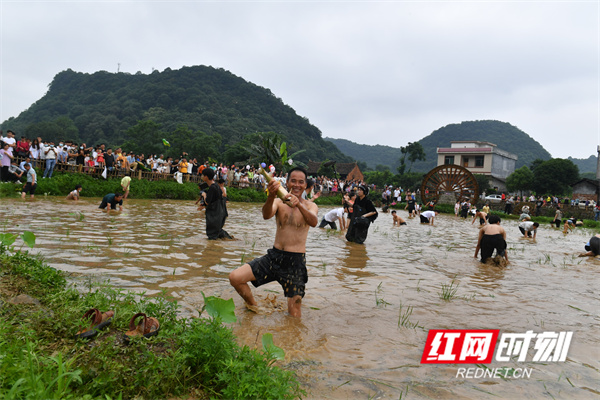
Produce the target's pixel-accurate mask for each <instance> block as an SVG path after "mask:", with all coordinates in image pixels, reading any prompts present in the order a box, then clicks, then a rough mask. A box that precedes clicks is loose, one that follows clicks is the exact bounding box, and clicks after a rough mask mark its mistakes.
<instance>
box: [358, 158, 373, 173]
mask: <svg viewBox="0 0 600 400" xmlns="http://www.w3.org/2000/svg"><path fill="white" fill-rule="evenodd" d="M356 165H358V168H359V169H360V170H361V171H362V172H363V173H364V172H367V171H369V170H370V169H369V167H368V166H367V163H366V162H364V161H357V162H356Z"/></svg>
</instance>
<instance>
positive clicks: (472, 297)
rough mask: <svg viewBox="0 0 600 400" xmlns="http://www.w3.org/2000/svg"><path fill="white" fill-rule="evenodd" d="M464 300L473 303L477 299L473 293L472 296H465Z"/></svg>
mask: <svg viewBox="0 0 600 400" xmlns="http://www.w3.org/2000/svg"><path fill="white" fill-rule="evenodd" d="M462 298H463V300H465V301H471V300H473V299H474V298H475V293H471V294H470V295H467V294H465V295H464V296H463V297H462Z"/></svg>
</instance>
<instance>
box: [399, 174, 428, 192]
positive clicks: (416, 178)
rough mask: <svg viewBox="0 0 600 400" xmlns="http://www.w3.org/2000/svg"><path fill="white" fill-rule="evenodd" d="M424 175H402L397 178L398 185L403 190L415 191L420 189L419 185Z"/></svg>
mask: <svg viewBox="0 0 600 400" xmlns="http://www.w3.org/2000/svg"><path fill="white" fill-rule="evenodd" d="M424 176H425V174H423V173H422V172H410V173H406V174H404V175H401V176H399V179H398V184H399V185H400V186H401V187H402V188H403V189H404V190H409V189H410V190H416V189H417V188H420V187H421V183H423V177H424Z"/></svg>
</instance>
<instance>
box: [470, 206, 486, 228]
mask: <svg viewBox="0 0 600 400" xmlns="http://www.w3.org/2000/svg"><path fill="white" fill-rule="evenodd" d="M477 217H479V225H481V226H483V225H485V223H486V221H487V219H488V215H487V213H486V212H485V211H479V210H475V216H474V217H473V222H471V225H473V224H474V223H475V220H476V219H477Z"/></svg>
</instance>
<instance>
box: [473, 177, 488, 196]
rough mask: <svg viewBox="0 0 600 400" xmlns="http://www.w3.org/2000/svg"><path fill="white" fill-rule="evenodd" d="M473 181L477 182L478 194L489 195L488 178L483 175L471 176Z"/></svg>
mask: <svg viewBox="0 0 600 400" xmlns="http://www.w3.org/2000/svg"><path fill="white" fill-rule="evenodd" d="M473 176H474V177H475V180H476V181H477V186H479V194H481V193H483V192H486V193H489V190H490V177H489V176H487V175H483V174H473Z"/></svg>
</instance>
